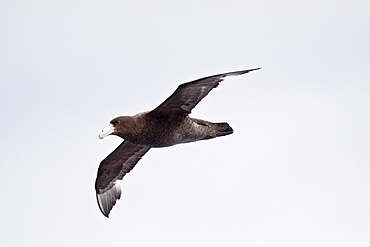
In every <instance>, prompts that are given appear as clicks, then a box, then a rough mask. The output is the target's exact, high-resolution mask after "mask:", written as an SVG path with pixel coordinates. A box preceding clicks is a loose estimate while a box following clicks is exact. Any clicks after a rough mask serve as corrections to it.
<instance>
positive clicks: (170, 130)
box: [95, 68, 259, 217]
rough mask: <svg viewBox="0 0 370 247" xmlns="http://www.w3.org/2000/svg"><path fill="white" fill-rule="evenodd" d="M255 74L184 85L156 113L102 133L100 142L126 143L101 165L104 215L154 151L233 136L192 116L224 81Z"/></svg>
mask: <svg viewBox="0 0 370 247" xmlns="http://www.w3.org/2000/svg"><path fill="white" fill-rule="evenodd" d="M258 69H259V68H258ZM253 70H257V69H251V70H243V71H236V72H230V73H225V74H219V75H214V76H209V77H205V78H201V79H198V80H195V81H191V82H188V83H184V84H181V85H180V86H179V87H178V88H177V90H176V91H175V92H174V93H173V94H172V95H171V96H170V97H169V98H167V99H166V100H165V101H164V102H163V103H162V104H160V105H159V106H158V107H157V108H155V109H154V110H152V111H147V112H142V113H139V114H137V115H134V116H122V117H117V118H114V119H113V120H111V121H110V125H109V127H108V128H106V129H104V130H102V132H101V133H100V134H99V138H101V139H102V138H104V137H106V136H108V135H111V134H112V135H117V136H119V137H121V138H123V139H124V141H123V142H122V143H121V144H120V145H119V146H118V147H117V148H116V149H115V150H114V151H113V152H112V153H111V154H110V155H108V157H107V158H105V159H104V160H103V161H102V162H101V163H100V166H99V169H98V175H97V178H96V182H95V190H96V195H97V200H98V204H99V207H100V210H101V211H102V213H103V214H104V215H105V216H106V217H108V215H109V212H110V210H111V209H112V207H113V206H114V205H115V203H116V200H117V199H119V198H120V196H121V189H120V187H119V185H118V184H116V181H117V180H119V179H122V178H123V177H124V176H125V174H126V173H128V172H130V170H131V169H132V168H133V167H134V166H135V165H136V164H137V162H138V161H139V160H140V159H141V157H143V156H144V154H145V153H146V152H148V151H149V149H150V148H159V147H168V146H172V145H176V144H180V143H187V142H194V141H199V140H207V139H212V138H215V137H219V136H224V135H229V134H232V133H233V129H232V128H231V127H230V126H229V124H227V123H212V122H208V121H205V120H202V119H196V118H191V117H189V114H190V112H191V110H192V109H193V108H194V107H195V106H196V105H197V104H198V103H199V102H200V101H201V100H202V99H203V98H204V97H205V96H206V95H207V94H208V93H209V92H210V91H211V90H212V89H213V88H215V87H217V86H218V84H219V82H221V81H222V80H223V78H225V77H227V76H235V75H241V74H245V73H248V72H250V71H253Z"/></svg>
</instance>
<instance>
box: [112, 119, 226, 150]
mask: <svg viewBox="0 0 370 247" xmlns="http://www.w3.org/2000/svg"><path fill="white" fill-rule="evenodd" d="M117 121H119V122H120V124H122V126H120V129H122V130H121V131H119V132H118V133H117V135H118V136H120V137H121V138H123V139H125V140H126V141H130V142H131V143H133V144H136V145H139V146H147V147H154V148H157V147H168V146H172V145H175V144H179V143H187V142H194V141H199V140H205V139H211V138H214V137H217V136H221V135H227V134H231V133H232V132H233V130H232V129H231V127H230V126H229V125H228V124H227V123H211V122H208V121H205V120H201V119H195V118H191V117H189V116H179V117H176V118H170V117H165V116H151V114H150V112H143V113H139V114H137V115H135V116H132V117H129V116H124V117H118V118H115V119H113V120H112V122H117ZM125 123H126V124H125ZM116 128H117V127H116Z"/></svg>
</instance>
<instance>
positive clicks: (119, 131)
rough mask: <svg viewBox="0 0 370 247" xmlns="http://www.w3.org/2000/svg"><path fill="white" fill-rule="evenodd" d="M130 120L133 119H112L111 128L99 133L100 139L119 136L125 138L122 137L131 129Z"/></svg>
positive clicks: (125, 117)
mask: <svg viewBox="0 0 370 247" xmlns="http://www.w3.org/2000/svg"><path fill="white" fill-rule="evenodd" d="M130 120H131V117H128V116H123V117H116V118H114V119H112V120H111V121H110V122H109V126H108V127H107V128H105V129H103V130H102V131H101V132H100V133H99V139H103V138H104V137H107V136H109V135H118V136H121V137H123V136H122V135H124V133H125V132H126V130H127V129H128V128H129V126H128V125H129V124H130V122H131V121H130Z"/></svg>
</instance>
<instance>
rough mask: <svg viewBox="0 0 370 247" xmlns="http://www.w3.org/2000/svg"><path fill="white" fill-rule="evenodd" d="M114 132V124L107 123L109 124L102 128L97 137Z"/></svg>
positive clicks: (101, 137)
mask: <svg viewBox="0 0 370 247" xmlns="http://www.w3.org/2000/svg"><path fill="white" fill-rule="evenodd" d="M113 132H114V126H113V125H112V124H109V126H108V127H107V128H105V129H103V130H102V131H101V132H100V133H99V139H103V138H104V137H106V136H108V135H110V134H112V133H113Z"/></svg>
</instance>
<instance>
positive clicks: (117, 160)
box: [95, 141, 150, 217]
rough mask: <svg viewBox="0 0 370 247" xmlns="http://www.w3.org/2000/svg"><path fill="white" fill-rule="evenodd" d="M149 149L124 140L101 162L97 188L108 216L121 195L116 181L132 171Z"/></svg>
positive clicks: (99, 199)
mask: <svg viewBox="0 0 370 247" xmlns="http://www.w3.org/2000/svg"><path fill="white" fill-rule="evenodd" d="M149 149H150V147H145V146H138V145H135V144H133V143H131V142H129V141H124V142H122V143H121V144H120V145H119V146H118V147H117V148H116V149H115V150H114V151H113V152H112V153H111V154H109V155H108V156H107V157H106V158H105V159H104V160H103V161H102V162H101V163H100V166H99V169H98V175H97V177H96V181H95V190H96V198H97V200H98V204H99V208H100V210H101V212H102V213H103V214H104V215H105V216H106V217H108V216H109V212H110V211H111V209H112V208H113V206H114V205H115V204H116V201H117V200H118V199H119V198H120V197H121V187H120V186H119V184H116V181H117V180H118V179H122V178H123V177H124V176H125V175H126V173H128V172H130V171H131V170H132V168H134V166H135V165H136V164H137V162H138V161H139V160H140V159H141V157H143V156H144V154H146V152H148V151H149Z"/></svg>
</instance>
